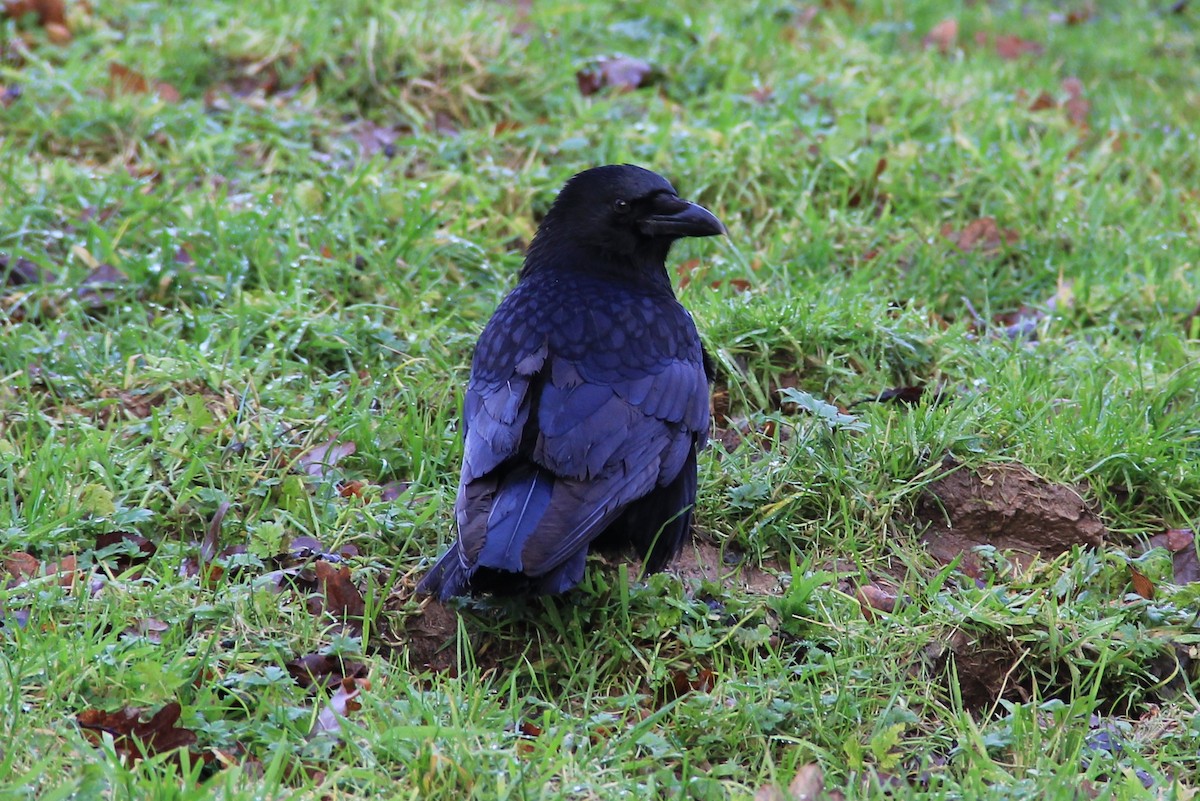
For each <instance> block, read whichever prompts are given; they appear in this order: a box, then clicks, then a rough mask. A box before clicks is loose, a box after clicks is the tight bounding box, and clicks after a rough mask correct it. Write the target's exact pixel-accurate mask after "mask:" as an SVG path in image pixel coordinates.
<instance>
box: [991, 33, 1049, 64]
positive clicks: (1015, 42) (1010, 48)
mask: <svg viewBox="0 0 1200 801" xmlns="http://www.w3.org/2000/svg"><path fill="white" fill-rule="evenodd" d="M994 46H995V48H996V54H997V55H999V56H1000V58H1002V59H1004V60H1005V61H1015V60H1016V59H1018V58H1021V57H1022V56H1040V55H1041V54H1042V53H1044V52H1045V51H1046V48H1045V47H1043V46H1042V45H1041V44H1040V43H1038V42H1032V41H1030V40H1028V39H1022V38H1021V37H1019V36H1008V35H1002V36H997V37H996V41H995V42H994Z"/></svg>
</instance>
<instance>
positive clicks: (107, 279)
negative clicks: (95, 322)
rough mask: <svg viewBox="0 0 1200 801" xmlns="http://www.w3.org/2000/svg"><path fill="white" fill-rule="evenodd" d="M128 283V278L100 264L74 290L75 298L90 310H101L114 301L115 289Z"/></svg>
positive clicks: (107, 265) (111, 267)
mask: <svg viewBox="0 0 1200 801" xmlns="http://www.w3.org/2000/svg"><path fill="white" fill-rule="evenodd" d="M127 283H129V276H127V275H125V273H123V272H121V271H120V270H118V269H117V268H116V267H113V266H112V265H111V264H107V263H101V264H97V265H96V266H95V267H94V268H92V270H91V272H89V273H88V274H87V275H86V276H85V277H84V279H83V281H81V282H80V286H79V288H78V289H77V290H75V295H76V297H78V298H79V300H80V301H82V302H83V303H84V304H85V305H87V306H88V307H89V308H91V309H101V308H103V307H105V306H107V305H108V304H110V303H112V302H113V300H115V299H116V297H117V293H116V290H115V287H118V286H123V285H125V284H127Z"/></svg>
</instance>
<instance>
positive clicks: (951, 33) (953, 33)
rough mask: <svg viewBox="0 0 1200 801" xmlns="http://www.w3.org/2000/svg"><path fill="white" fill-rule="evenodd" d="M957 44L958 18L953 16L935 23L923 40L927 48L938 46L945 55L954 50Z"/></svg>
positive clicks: (939, 50) (922, 43)
mask: <svg viewBox="0 0 1200 801" xmlns="http://www.w3.org/2000/svg"><path fill="white" fill-rule="evenodd" d="M956 44H958V20H956V19H954V18H953V17H950V18H949V19H944V20H942V21H941V22H939V23H938V24H937V25H934V26H933V27H932V28H930V29H929V33H927V34H925V38H923V39H922V40H921V45H922V46H923V47H925V48H926V49H928V48H930V47H936V48H937V49H938V52H939V53H941V54H942V55H943V56H945V55H949V54H950V53H952V52H954V47H955V45H956Z"/></svg>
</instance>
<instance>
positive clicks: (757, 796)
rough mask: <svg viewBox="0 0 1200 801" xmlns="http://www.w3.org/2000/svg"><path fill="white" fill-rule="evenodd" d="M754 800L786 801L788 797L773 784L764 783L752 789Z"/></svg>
mask: <svg viewBox="0 0 1200 801" xmlns="http://www.w3.org/2000/svg"><path fill="white" fill-rule="evenodd" d="M754 801H788V798H787V796H785V795H784V794H783V790H780V789H779V788H778V787H776V786H775V785H773V784H764V785H763V786H762V787H759V788H758V789H757V790H755V791H754Z"/></svg>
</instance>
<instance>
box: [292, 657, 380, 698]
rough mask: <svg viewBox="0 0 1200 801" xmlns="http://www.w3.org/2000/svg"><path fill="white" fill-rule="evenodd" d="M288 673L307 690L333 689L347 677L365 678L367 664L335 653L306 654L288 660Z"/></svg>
mask: <svg viewBox="0 0 1200 801" xmlns="http://www.w3.org/2000/svg"><path fill="white" fill-rule="evenodd" d="M284 667H286V668H287V672H288V675H290V676H291V677H292V678H293V679H295V680H296V683H297V684H299V685H300V686H301V687H303V688H304V689H306V690H311V689H315V688H321V689H325V690H332V689H333V688H335V687H338V686H340V685H341V683H342V682H343V681H345V680H346V679H365V678H366V677H367V666H366V665H364V664H363V663H362V662H356V661H355V660H353V659H343V658H342V657H340V656H335V655H333V654H305V655H304V656H298V657H296V658H295V659H293V660H291V661H290V662H288V663H287V664H286V665H284Z"/></svg>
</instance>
